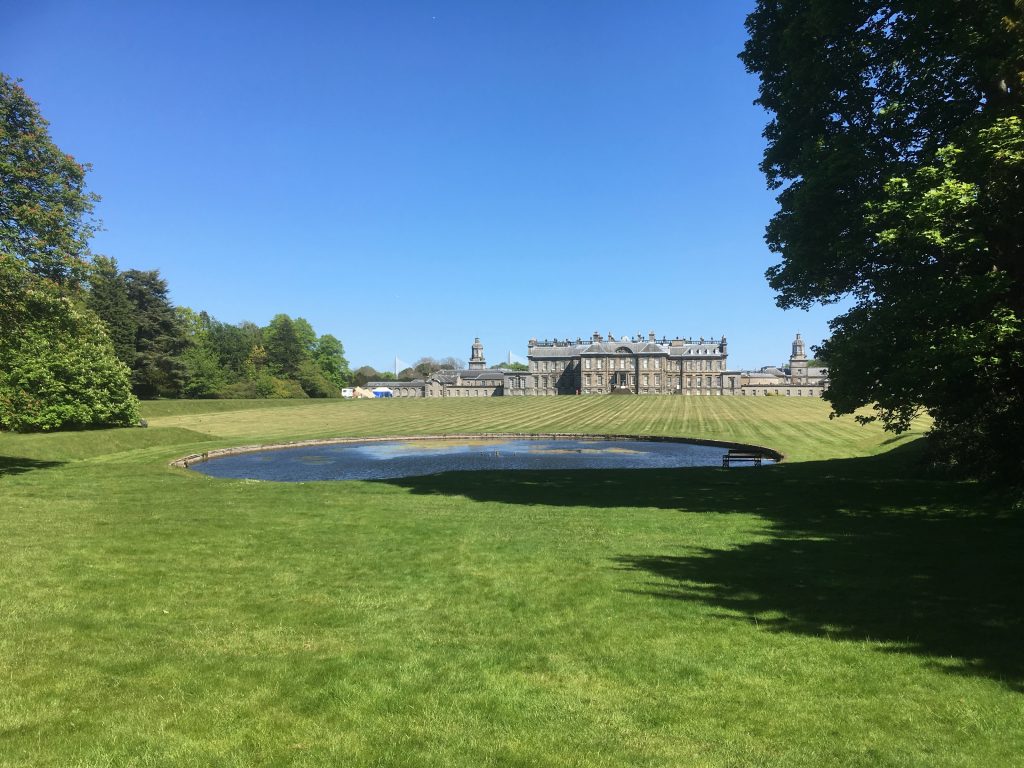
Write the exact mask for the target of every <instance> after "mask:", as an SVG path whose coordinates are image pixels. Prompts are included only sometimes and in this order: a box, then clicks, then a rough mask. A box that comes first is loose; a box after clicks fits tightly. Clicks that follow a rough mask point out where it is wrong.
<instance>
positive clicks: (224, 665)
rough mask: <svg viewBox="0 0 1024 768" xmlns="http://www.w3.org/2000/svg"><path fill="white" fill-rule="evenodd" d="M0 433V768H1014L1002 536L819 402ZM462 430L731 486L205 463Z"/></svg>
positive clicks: (519, 404)
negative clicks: (758, 457) (657, 458)
mask: <svg viewBox="0 0 1024 768" xmlns="http://www.w3.org/2000/svg"><path fill="white" fill-rule="evenodd" d="M145 416H146V417H147V418H148V419H149V423H150V428H149V429H132V430H112V431H104V432H79V433H68V434H56V435H10V434H0V765H4V766H25V765H53V766H108V765H132V766H150V765H152V766H162V765H211V766H249V765H310V766H312V765H316V766H320V765H338V766H416V767H417V768H420V767H424V766H602V767H604V766H748V765H750V766H780V767H783V766H784V767H786V768H790V767H792V766H832V765H837V766H865V767H867V766H871V767H874V766H967V765H972V766H974V765H976V766H1012V765H1022V764H1024V565H1022V562H1024V558H1022V556H1021V553H1022V552H1024V517H1022V516H1024V513H1020V512H1017V513H1014V512H1013V510H1011V509H1010V504H1009V502H1008V501H1007V498H1006V497H1004V496H1001V495H1000V494H999V493H997V492H994V491H991V490H989V489H986V488H985V487H983V486H979V485H976V484H972V483H964V482H956V481H952V480H950V479H947V478H943V477H939V476H934V475H928V474H927V473H925V472H924V471H923V470H922V469H921V468H920V465H919V463H918V461H917V459H918V456H919V453H920V450H919V445H920V444H919V443H918V442H915V436H913V435H910V436H905V437H902V438H900V439H894V438H893V437H892V436H891V435H886V434H885V433H883V432H881V430H880V429H878V428H875V427H873V426H870V427H860V426H858V425H857V424H855V423H854V422H853V421H852V419H849V418H844V419H838V420H831V421H830V420H829V419H828V411H827V407H826V406H825V405H824V404H823V403H822V402H820V401H816V400H809V399H797V398H792V399H787V398H749V399H747V398H742V399H741V398H682V397H665V398H661V397H634V398H629V397H560V398H497V399H493V400H492V399H486V400H484V399H481V400H464V401H459V400H442V401H438V400H423V401H398V400H396V401H390V402H385V401H372V402H370V401H361V402H339V401H312V402H310V401H264V402H230V401H210V402H159V403H148V404H146V405H145ZM474 431H481V432H482V431H517V432H519V431H527V432H528V431H538V432H540V431H545V432H558V431H574V432H587V433H602V432H613V433H643V434H672V435H685V436H692V437H704V438H712V439H720V440H732V441H739V442H748V443H755V444H760V445H766V446H771V447H773V448H776V449H778V450H780V451H782V452H783V453H784V454H786V457H787V460H786V462H785V463H783V464H781V465H779V466H775V467H765V468H762V469H759V470H756V469H733V470H723V469H718V468H713V469H688V470H672V471H666V470H654V471H615V472H602V471H579V472H558V471H554V472H519V473H452V474H447V475H438V476H433V477H422V478H407V479H403V480H397V481H387V482H383V481H382V482H344V483H303V484H275V483H263V482H253V481H232V480H218V479H213V478H209V477H206V476H204V475H200V474H198V473H195V472H190V471H187V470H178V469H172V468H169V467H168V466H167V463H168V462H169V461H170V460H171V459H173V458H177V457H180V456H183V455H185V454H189V453H195V452H199V451H203V450H208V449H211V448H214V447H223V446H229V445H239V444H249V443H260V442H274V441H282V440H289V439H302V438H314V437H326V436H345V435H381V434H402V433H405V434H415V433H420V434H424V433H445V432H474Z"/></svg>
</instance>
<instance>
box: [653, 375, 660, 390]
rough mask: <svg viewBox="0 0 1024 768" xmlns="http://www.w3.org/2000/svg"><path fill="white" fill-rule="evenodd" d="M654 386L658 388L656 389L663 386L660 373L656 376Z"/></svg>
mask: <svg viewBox="0 0 1024 768" xmlns="http://www.w3.org/2000/svg"><path fill="white" fill-rule="evenodd" d="M654 386H656V387H660V386H661V374H660V373H656V374H654Z"/></svg>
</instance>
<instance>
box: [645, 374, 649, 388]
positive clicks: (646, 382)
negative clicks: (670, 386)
mask: <svg viewBox="0 0 1024 768" xmlns="http://www.w3.org/2000/svg"><path fill="white" fill-rule="evenodd" d="M649 385H650V382H649V381H648V380H647V374H646V373H645V374H644V386H645V387H646V386H649Z"/></svg>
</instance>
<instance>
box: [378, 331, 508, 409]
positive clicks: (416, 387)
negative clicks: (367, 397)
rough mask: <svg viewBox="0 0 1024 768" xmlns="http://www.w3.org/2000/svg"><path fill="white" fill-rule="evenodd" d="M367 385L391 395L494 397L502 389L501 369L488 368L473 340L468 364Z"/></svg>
mask: <svg viewBox="0 0 1024 768" xmlns="http://www.w3.org/2000/svg"><path fill="white" fill-rule="evenodd" d="M366 386H367V387H387V388H388V389H390V390H391V392H392V396H393V397H495V396H499V395H501V394H503V393H504V389H505V373H504V372H503V371H500V370H493V371H492V370H488V369H487V361H486V360H485V359H484V345H483V344H481V343H480V339H479V338H476V339H474V340H473V346H472V347H471V349H470V354H469V367H468V368H463V369H459V370H443V371H437V372H436V373H432V374H431V375H430V376H427V377H426V378H423V379H413V380H412V381H370V382H367V384H366Z"/></svg>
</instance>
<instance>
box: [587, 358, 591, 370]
mask: <svg viewBox="0 0 1024 768" xmlns="http://www.w3.org/2000/svg"><path fill="white" fill-rule="evenodd" d="M587 370H588V371H589V370H590V358H589V357H588V358H587Z"/></svg>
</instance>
